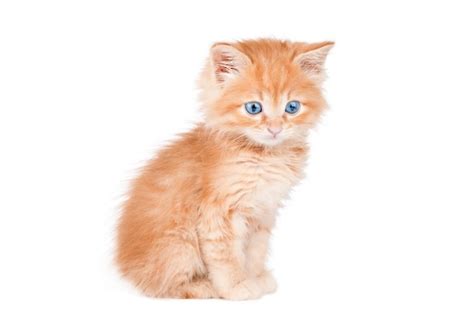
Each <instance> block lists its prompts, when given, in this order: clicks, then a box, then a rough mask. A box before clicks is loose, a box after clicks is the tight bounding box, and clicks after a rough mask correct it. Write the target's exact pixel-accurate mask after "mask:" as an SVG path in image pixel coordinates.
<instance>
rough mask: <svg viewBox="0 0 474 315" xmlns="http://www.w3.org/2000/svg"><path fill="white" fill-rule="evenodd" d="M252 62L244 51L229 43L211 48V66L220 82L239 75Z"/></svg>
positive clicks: (222, 82)
mask: <svg viewBox="0 0 474 315" xmlns="http://www.w3.org/2000/svg"><path fill="white" fill-rule="evenodd" d="M250 64H251V61H250V59H249V58H248V57H247V56H246V55H245V54H244V53H242V52H240V51H239V50H238V49H236V48H234V47H232V46H231V45H229V44H215V45H214V46H213V47H212V48H211V66H212V69H213V72H214V77H215V80H216V82H217V83H218V84H224V83H225V82H227V81H228V80H231V79H232V78H234V77H235V76H238V75H239V74H240V73H241V72H242V71H243V70H244V69H245V67H247V66H248V65H250Z"/></svg>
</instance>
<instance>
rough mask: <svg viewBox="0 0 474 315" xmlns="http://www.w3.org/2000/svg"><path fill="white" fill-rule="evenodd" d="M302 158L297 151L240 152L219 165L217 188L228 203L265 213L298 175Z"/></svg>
mask: <svg viewBox="0 0 474 315" xmlns="http://www.w3.org/2000/svg"><path fill="white" fill-rule="evenodd" d="M304 160H305V157H304V156H299V155H278V156H272V155H270V156H259V155H252V154H240V155H238V156H235V157H231V158H228V159H227V160H226V161H225V163H224V165H223V166H222V167H221V168H220V171H219V176H218V180H217V181H216V188H217V189H218V190H219V195H220V196H222V197H224V198H226V200H225V201H226V203H227V204H228V205H229V206H230V207H234V208H237V209H250V210H251V211H253V213H255V214H257V215H259V214H260V215H268V212H269V211H270V212H272V211H275V210H276V208H278V207H279V206H280V203H281V201H282V200H283V199H285V198H286V197H287V196H288V194H289V192H290V190H291V188H292V186H294V185H295V184H296V183H297V182H298V181H299V179H300V178H301V175H302V167H303V164H304Z"/></svg>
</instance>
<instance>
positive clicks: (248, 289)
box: [222, 279, 263, 300]
mask: <svg viewBox="0 0 474 315" xmlns="http://www.w3.org/2000/svg"><path fill="white" fill-rule="evenodd" d="M262 294H263V292H262V289H261V286H260V284H259V283H258V282H257V281H256V280H255V279H246V280H244V281H242V282H240V283H238V284H237V285H236V286H234V287H233V288H232V289H230V290H228V291H227V292H225V293H224V294H222V297H223V298H224V299H227V300H252V299H258V298H259V297H261V296H262Z"/></svg>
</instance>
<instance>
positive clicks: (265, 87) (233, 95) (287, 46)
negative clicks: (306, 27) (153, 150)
mask: <svg viewBox="0 0 474 315" xmlns="http://www.w3.org/2000/svg"><path fill="white" fill-rule="evenodd" d="M332 46H333V43H332V42H322V43H315V44H307V43H296V42H295V43H292V42H288V41H279V40H269V39H262V40H253V41H242V42H237V43H217V44H215V45H214V46H213V47H212V48H211V55H210V58H209V62H208V65H207V66H206V68H205V69H204V71H203V75H202V78H201V80H200V87H201V92H202V94H201V98H202V102H203V111H204V114H205V119H206V124H207V125H208V126H209V127H211V128H214V129H216V130H219V131H223V132H227V133H232V134H234V135H236V136H240V137H242V138H245V139H246V140H249V141H251V142H252V143H255V144H258V145H264V146H277V145H279V144H282V143H286V142H289V141H296V140H299V139H302V138H304V137H305V136H306V135H307V133H308V130H309V129H310V128H311V127H312V126H313V125H314V124H315V122H316V121H317V119H318V117H319V116H320V114H321V112H322V111H323V109H324V108H325V106H326V103H325V100H324V98H323V96H322V94H321V84H322V82H323V80H324V61H325V59H326V56H327V53H328V52H329V50H330V49H331V47H332Z"/></svg>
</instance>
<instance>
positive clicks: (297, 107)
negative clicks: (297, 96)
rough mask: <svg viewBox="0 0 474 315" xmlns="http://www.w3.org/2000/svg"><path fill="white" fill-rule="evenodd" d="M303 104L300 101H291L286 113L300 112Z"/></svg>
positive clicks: (287, 105)
mask: <svg viewBox="0 0 474 315" xmlns="http://www.w3.org/2000/svg"><path fill="white" fill-rule="evenodd" d="M300 107H301V104H300V102H298V101H290V102H288V104H286V108H285V112H287V113H289V114H294V113H296V112H297V111H299V110H300Z"/></svg>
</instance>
